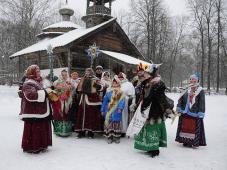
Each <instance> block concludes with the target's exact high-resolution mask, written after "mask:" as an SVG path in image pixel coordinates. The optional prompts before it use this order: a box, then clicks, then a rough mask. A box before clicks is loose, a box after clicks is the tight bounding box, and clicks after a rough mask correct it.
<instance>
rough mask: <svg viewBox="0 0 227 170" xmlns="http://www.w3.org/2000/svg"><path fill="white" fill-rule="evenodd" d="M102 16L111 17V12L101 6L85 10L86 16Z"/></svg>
mask: <svg viewBox="0 0 227 170" xmlns="http://www.w3.org/2000/svg"><path fill="white" fill-rule="evenodd" d="M93 14H104V15H111V10H110V9H109V8H107V7H105V6H103V5H94V6H91V7H88V8H87V15H93Z"/></svg>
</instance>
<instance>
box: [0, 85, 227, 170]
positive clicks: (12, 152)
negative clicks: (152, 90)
mask: <svg viewBox="0 0 227 170" xmlns="http://www.w3.org/2000/svg"><path fill="white" fill-rule="evenodd" d="M16 91H17V88H15V87H12V88H9V87H4V86H0V96H1V98H0V130H1V131H0V170H47V169H48V170H89V169H92V170H115V169H116V170H139V169H141V170H153V169H154V170H167V169H174V170H175V169H177V170H178V169H179V170H182V169H183V170H226V169H227V111H226V108H227V97H226V96H207V97H206V107H207V112H206V117H205V120H204V123H205V130H206V137H207V144H208V146H207V147H200V148H199V149H191V148H183V147H182V146H181V145H180V144H178V143H176V142H175V141H174V139H175V133H176V126H177V121H175V122H174V124H173V125H171V123H170V120H168V121H167V122H166V125H167V133H168V148H162V149H161V154H160V156H159V157H157V158H150V157H149V156H148V155H146V154H145V153H143V152H140V151H137V150H134V149H133V141H132V140H128V139H122V140H121V143H120V144H112V145H108V144H107V143H106V141H105V140H104V138H102V137H98V138H95V139H86V138H85V139H76V138H75V134H73V136H71V137H68V138H60V137H56V136H55V135H53V147H50V148H49V150H48V152H46V153H42V154H38V155H34V154H26V153H23V152H22V150H21V148H20V145H21V137H22V130H23V122H22V121H21V120H19V119H18V113H19V109H20V99H19V98H18V97H17V93H16ZM169 96H170V97H171V98H173V99H174V100H175V101H176V99H177V97H178V95H177V94H170V95H169Z"/></svg>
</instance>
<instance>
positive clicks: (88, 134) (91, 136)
mask: <svg viewBox="0 0 227 170" xmlns="http://www.w3.org/2000/svg"><path fill="white" fill-rule="evenodd" d="M87 136H88V138H90V139H93V138H94V133H93V132H92V131H88V133H87Z"/></svg>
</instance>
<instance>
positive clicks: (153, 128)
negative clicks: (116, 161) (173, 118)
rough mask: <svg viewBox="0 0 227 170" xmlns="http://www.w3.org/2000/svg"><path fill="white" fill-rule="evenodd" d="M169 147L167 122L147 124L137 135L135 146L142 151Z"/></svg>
mask: <svg viewBox="0 0 227 170" xmlns="http://www.w3.org/2000/svg"><path fill="white" fill-rule="evenodd" d="M159 147H167V135H166V126H165V122H162V123H159V124H154V125H150V124H146V125H144V127H143V128H142V129H141V131H140V133H139V134H138V135H137V136H136V137H135V143H134V148H135V149H139V150H142V151H152V150H158V149H159Z"/></svg>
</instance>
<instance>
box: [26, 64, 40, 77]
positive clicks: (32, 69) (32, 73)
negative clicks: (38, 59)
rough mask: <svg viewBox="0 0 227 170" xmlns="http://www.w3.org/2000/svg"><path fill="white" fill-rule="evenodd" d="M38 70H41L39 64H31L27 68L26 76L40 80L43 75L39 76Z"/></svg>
mask: <svg viewBox="0 0 227 170" xmlns="http://www.w3.org/2000/svg"><path fill="white" fill-rule="evenodd" d="M37 70H39V66H37V65H30V66H29V67H28V68H27V70H26V76H27V78H29V79H34V80H37V81H40V80H41V77H40V76H39V77H38V76H37Z"/></svg>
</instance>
